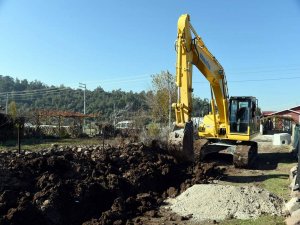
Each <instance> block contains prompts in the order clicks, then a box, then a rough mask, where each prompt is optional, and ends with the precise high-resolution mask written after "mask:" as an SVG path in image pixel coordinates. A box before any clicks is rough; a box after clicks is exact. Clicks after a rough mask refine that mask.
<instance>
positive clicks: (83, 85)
mask: <svg viewBox="0 0 300 225" xmlns="http://www.w3.org/2000/svg"><path fill="white" fill-rule="evenodd" d="M79 88H83V114H84V115H85V91H86V84H83V83H79ZM84 125H85V117H84V118H83V127H82V131H84Z"/></svg>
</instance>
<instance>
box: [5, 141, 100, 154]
mask: <svg viewBox="0 0 300 225" xmlns="http://www.w3.org/2000/svg"><path fill="white" fill-rule="evenodd" d="M52 144H58V145H61V146H65V145H100V144H102V139H100V138H82V139H79V138H77V139H71V138H70V139H24V140H22V141H21V149H22V150H27V151H37V150H40V149H45V148H49V147H51V145H52ZM16 149H18V146H17V143H16V141H15V140H9V141H7V142H6V143H5V144H1V145H0V151H3V150H16Z"/></svg>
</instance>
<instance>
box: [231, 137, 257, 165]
mask: <svg viewBox="0 0 300 225" xmlns="http://www.w3.org/2000/svg"><path fill="white" fill-rule="evenodd" d="M256 157H257V143H256V142H251V143H250V144H248V145H237V146H236V149H235V152H234V154H233V164H234V166H235V167H236V168H249V167H252V166H253V163H254V161H255V159H256Z"/></svg>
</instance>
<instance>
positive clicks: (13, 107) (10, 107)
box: [7, 101, 18, 120]
mask: <svg viewBox="0 0 300 225" xmlns="http://www.w3.org/2000/svg"><path fill="white" fill-rule="evenodd" d="M7 112H8V114H9V115H10V116H11V117H12V118H13V120H15V119H16V118H17V114H18V113H17V104H16V102H15V101H12V102H10V103H9V105H8V109H7Z"/></svg>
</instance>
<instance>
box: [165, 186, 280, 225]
mask: <svg viewBox="0 0 300 225" xmlns="http://www.w3.org/2000/svg"><path fill="white" fill-rule="evenodd" d="M167 202H168V203H169V206H168V208H170V209H171V210H172V211H173V212H175V213H177V214H179V215H181V216H187V215H190V218H192V220H193V221H195V222H201V221H203V220H224V219H232V218H235V219H251V218H258V217H259V216H261V215H265V214H270V215H277V216H281V215H282V206H283V203H284V201H283V199H281V198H279V197H278V196H276V195H274V194H272V193H270V192H268V191H266V190H264V189H261V188H258V187H255V186H239V187H238V186H231V185H216V184H205V185H203V184H197V185H194V186H193V187H191V188H189V189H187V190H186V191H185V192H183V193H181V194H180V195H179V196H178V197H176V198H173V199H168V200H167ZM216 212H217V213H216Z"/></svg>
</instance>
